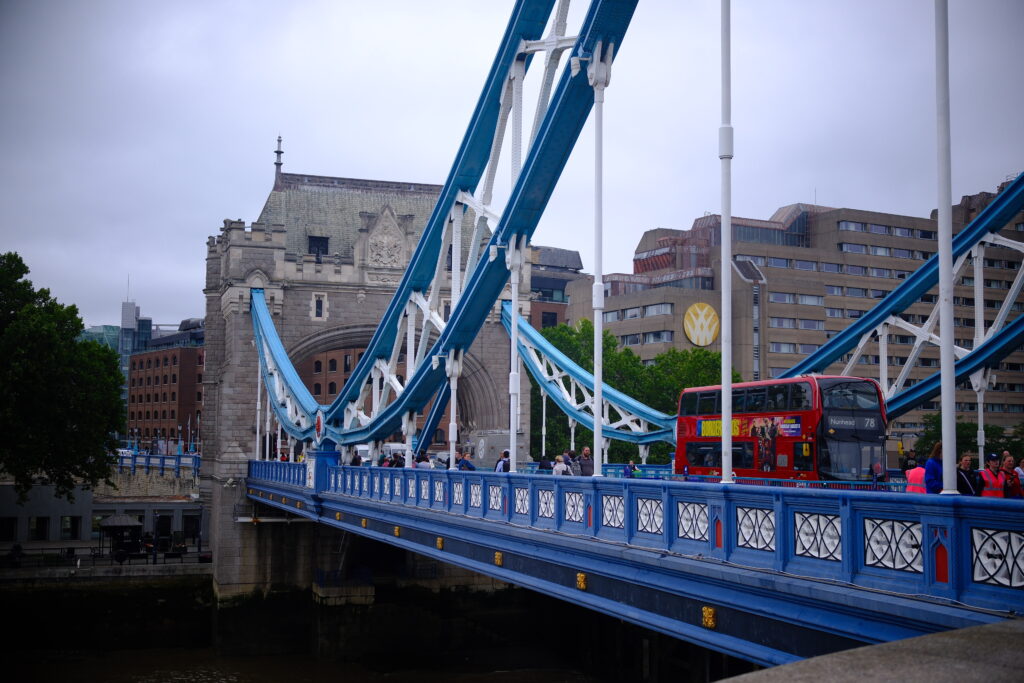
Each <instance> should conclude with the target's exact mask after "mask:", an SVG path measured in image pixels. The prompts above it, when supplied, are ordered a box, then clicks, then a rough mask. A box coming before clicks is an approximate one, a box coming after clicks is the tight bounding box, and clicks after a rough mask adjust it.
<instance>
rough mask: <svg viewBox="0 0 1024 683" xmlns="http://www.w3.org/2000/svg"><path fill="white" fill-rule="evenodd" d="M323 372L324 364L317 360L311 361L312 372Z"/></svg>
mask: <svg viewBox="0 0 1024 683" xmlns="http://www.w3.org/2000/svg"><path fill="white" fill-rule="evenodd" d="M323 371H324V364H323V363H321V362H320V361H318V360H315V361H313V372H316V373H321V372H323Z"/></svg>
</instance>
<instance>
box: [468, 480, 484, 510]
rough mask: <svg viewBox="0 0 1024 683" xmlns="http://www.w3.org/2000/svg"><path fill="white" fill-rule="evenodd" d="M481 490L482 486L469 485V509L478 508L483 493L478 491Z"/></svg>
mask: <svg viewBox="0 0 1024 683" xmlns="http://www.w3.org/2000/svg"><path fill="white" fill-rule="evenodd" d="M481 488H482V486H481V485H480V484H470V485H469V507H471V508H478V507H480V505H481V499H482V498H483V491H481V490H480V489H481Z"/></svg>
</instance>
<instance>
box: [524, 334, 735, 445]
mask: <svg viewBox="0 0 1024 683" xmlns="http://www.w3.org/2000/svg"><path fill="white" fill-rule="evenodd" d="M541 334H542V335H543V336H544V338H545V339H547V340H548V341H549V342H551V344H552V345H553V346H554V347H555V348H557V349H558V350H559V351H561V352H562V353H564V354H565V355H566V356H567V357H568V358H569V359H570V360H572V361H573V362H575V363H576V364H577V365H579V366H580V367H582V368H583V369H585V370H587V371H590V372H593V367H594V325H593V323H592V322H590V321H589V320H586V319H584V320H581V321H579V323H578V324H577V325H576V326H575V327H569V326H568V325H564V324H563V325H557V326H555V327H548V328H545V329H543V330H541ZM603 346H604V348H603V354H604V355H603V358H604V382H605V384H607V385H608V386H611V387H614V388H615V389H618V390H619V391H621V392H622V393H624V394H626V395H628V396H631V397H633V398H635V399H636V400H638V401H640V402H641V403H644V404H646V405H648V406H650V407H652V408H654V409H655V410H659V411H661V412H663V413H668V414H669V415H675V414H676V411H677V402H678V400H679V393H680V392H681V391H682V390H683V389H684V388H686V387H693V386H705V385H709V384H718V383H719V381H720V379H721V369H720V368H721V362H722V356H721V354H720V353H716V352H712V351H708V350H707V349H693V350H688V351H678V350H676V349H670V350H668V351H666V352H665V353H662V354H659V355H658V356H657V357H656V358H655V359H654V363H653V364H651V365H647V366H645V365H644V364H643V363H642V362H641V361H640V358H639V357H638V356H637V355H636V354H635V353H633V352H632V350H630V349H629V348H622V349H620V348H619V346H618V342H617V340H616V339H615V337H614V336H613V335H612V334H611V333H610V332H608V331H607V330H606V331H605V332H604V342H603ZM530 379H531V386H532V389H531V397H532V398H531V404H530V409H531V413H530V415H531V421H530V424H531V434H530V437H531V443H533V444H539V443H540V442H541V438H542V437H541V422H542V420H541V396H540V390H539V388H538V387H537V385H536V383H535V382H533V378H532V377H531V378H530ZM733 379H734V381H737V382H738V381H740V375H739V373H737V372H736V371H733ZM577 398H578V399H580V398H582V397H577ZM548 408H549V410H548V424H547V445H548V448H547V450H548V453H551V454H557V453H561V452H562V451H563V450H565V449H567V448H569V444H570V440H569V439H570V435H569V426H568V421H567V420H566V418H565V416H564V415H563V414H562V413H561V411H560V410H558V408H557V407H554V406H553V405H549V406H548ZM593 441H594V437H593V432H591V431H590V430H589V429H585V428H583V427H577V428H576V449H577V450H579V449H581V448H583V446H586V445H590V444H592V443H593ZM535 450H536V451H537V453H538V454H539V450H540V449H539V448H535ZM636 457H637V453H636V446H633V445H631V444H628V443H625V442H622V441H615V440H612V442H611V445H610V447H609V450H608V461H609V462H626V461H627V460H631V459H633V460H635V459H636ZM670 457H671V446H670V445H669V444H666V443H657V444H652V445H651V450H650V457H649V459H648V462H650V463H664V462H668V461H669V459H670Z"/></svg>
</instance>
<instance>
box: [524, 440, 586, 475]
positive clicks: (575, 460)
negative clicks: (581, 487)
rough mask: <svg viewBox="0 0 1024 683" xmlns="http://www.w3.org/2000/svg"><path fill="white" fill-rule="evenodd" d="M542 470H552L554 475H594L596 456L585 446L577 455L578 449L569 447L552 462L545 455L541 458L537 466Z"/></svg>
mask: <svg viewBox="0 0 1024 683" xmlns="http://www.w3.org/2000/svg"><path fill="white" fill-rule="evenodd" d="M537 469H538V470H540V471H546V470H550V471H551V474H553V475H556V476H557V475H562V474H564V475H566V476H573V477H592V476H594V458H593V457H591V455H590V448H588V447H586V446H584V447H583V451H582V452H581V453H580V454H579V455H576V451H572V450H569V449H568V448H567V449H565V451H564V452H563V453H562V454H561V455H556V456H555V460H554V462H553V463H552V461H551V460H548V459H547V456H544V457H542V458H541V459H540V465H539V466H538V467H537Z"/></svg>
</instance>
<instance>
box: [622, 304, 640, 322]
mask: <svg viewBox="0 0 1024 683" xmlns="http://www.w3.org/2000/svg"><path fill="white" fill-rule="evenodd" d="M639 317H640V307H639V306H637V307H635V308H627V309H626V310H624V311H623V312H622V319H623V320H631V319H633V318H639Z"/></svg>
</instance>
